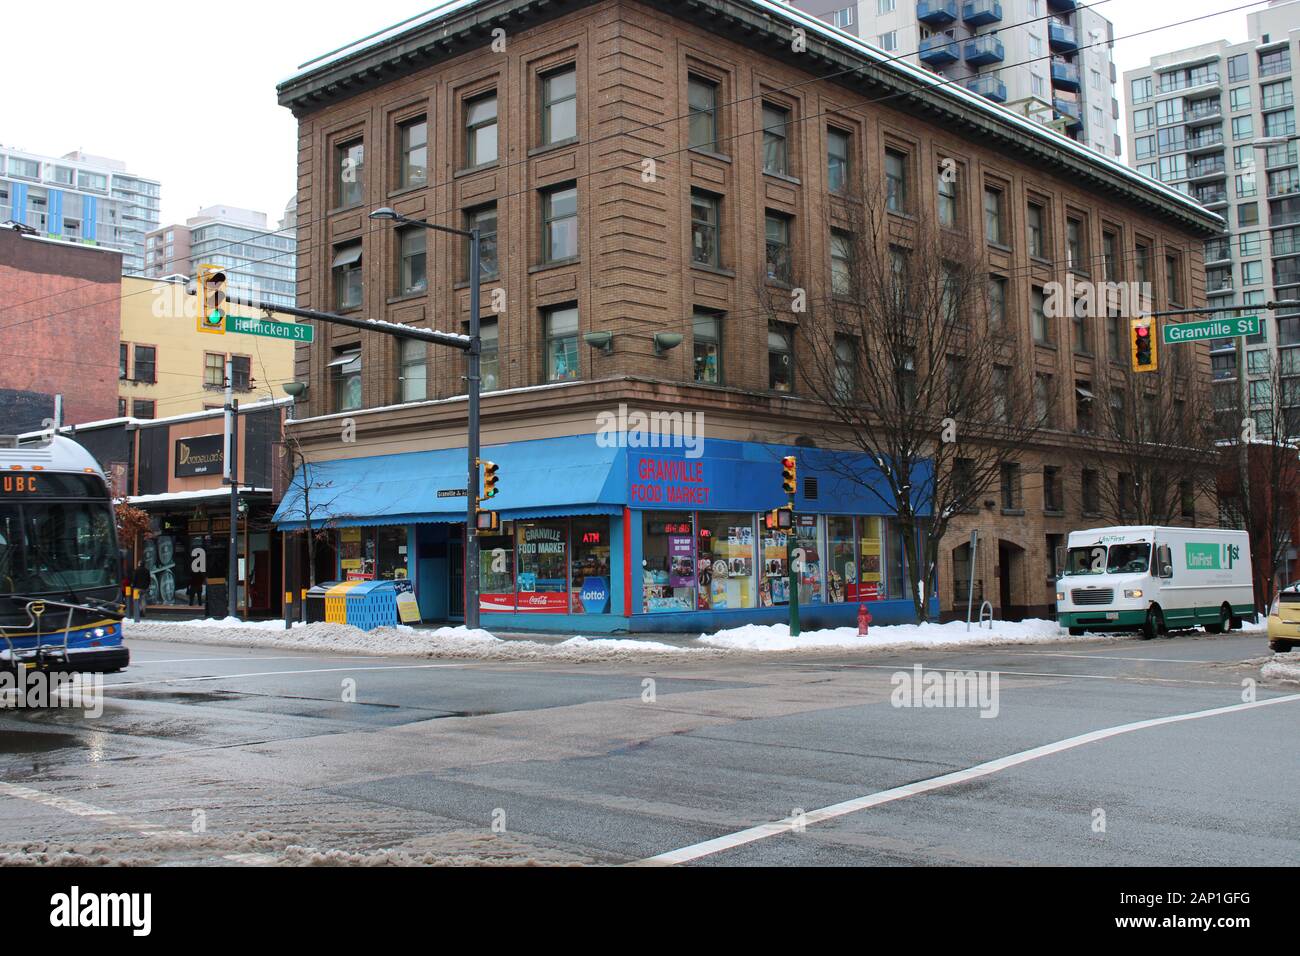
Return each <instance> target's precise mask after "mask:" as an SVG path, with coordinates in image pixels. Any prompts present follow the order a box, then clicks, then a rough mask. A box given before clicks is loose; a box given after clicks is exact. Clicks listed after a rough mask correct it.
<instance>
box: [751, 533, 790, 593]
mask: <svg viewBox="0 0 1300 956" xmlns="http://www.w3.org/2000/svg"><path fill="white" fill-rule="evenodd" d="M762 542H763V554H762V557H761V560H762V562H763V563H762V566H761V567H760V568H759V570H760V572H761V574H760V576H759V577H760V580H759V585H758V603H759V606H760V607H772V606H774V605H777V604H789V603H790V577H789V570H788V569H787V567H786V545H787V543H788V542H787V533H786V532H785V531H781V530H778V529H775V528H768V527H767V526H766V522H764V526H763V533H762Z"/></svg>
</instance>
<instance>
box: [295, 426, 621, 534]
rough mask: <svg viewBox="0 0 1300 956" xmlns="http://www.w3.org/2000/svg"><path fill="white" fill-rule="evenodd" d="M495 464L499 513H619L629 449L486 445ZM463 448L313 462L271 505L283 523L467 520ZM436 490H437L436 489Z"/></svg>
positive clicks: (590, 438)
mask: <svg viewBox="0 0 1300 956" xmlns="http://www.w3.org/2000/svg"><path fill="white" fill-rule="evenodd" d="M480 456H481V457H482V458H485V459H489V460H491V461H494V462H496V463H497V464H498V465H499V466H500V468H501V470H500V478H499V483H498V487H499V489H500V494H499V495H498V496H497V497H496V498H494V499H492V509H493V510H494V511H497V512H499V513H500V514H501V516H502V517H503V518H506V519H511V518H549V517H563V516H567V515H618V514H622V513H623V504H624V502H625V501H626V500H627V464H626V455H625V453H624V451H623V450H621V449H619V448H610V447H602V446H601V444H599V443H598V442H597V437H596V436H595V435H579V436H573V437H566V438H543V439H538V440H536V441H525V442H513V443H511V444H508V445H494V446H490V447H486V448H484V449H483V450H482V452H481V453H480ZM466 472H467V465H466V460H465V449H464V448H447V449H441V450H438V451H422V452H407V453H405V454H399V455H378V456H375V457H371V458H352V459H341V460H335V461H323V462H310V463H308V464H306V465H303V466H302V467H300V468H299V469H298V470H297V471H296V472H295V473H294V476H293V482H292V484H291V485H290V488H289V491H288V493H286V495H285V497H284V500H283V501H281V502H280V507H279V508H278V509H277V510H276V513H275V519H274V520H275V525H276V527H277V528H278V529H279V530H281V531H298V530H302V529H303V528H305V527H307V523H308V519H310V523H311V526H312V527H313V528H323V527H326V526H329V527H335V528H358V527H374V526H378V525H407V524H432V523H440V522H441V523H458V522H463V521H464V520H465V506H466V499H465V496H464V494H463V492H464V491H465V486H466V477H467V475H466ZM440 495H441V496H440Z"/></svg>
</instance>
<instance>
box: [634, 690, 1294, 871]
mask: <svg viewBox="0 0 1300 956" xmlns="http://www.w3.org/2000/svg"><path fill="white" fill-rule="evenodd" d="M1295 701H1300V694H1290V695H1288V696H1286V697H1271V698H1269V699H1268V700H1257V701H1252V702H1250V703H1245V704H1232V705H1230V706H1228V707H1216V708H1214V709H1212V710H1199V711H1194V712H1192V713H1188V714H1175V715H1173V716H1171V717H1155V718H1152V719H1150V720H1139V721H1135V722H1134V723H1130V724H1120V725H1119V726H1116V727H1106V728H1104V729H1102V730H1094V731H1091V732H1089V733H1086V734H1080V735H1078V736H1077V737H1067V738H1066V739H1064V740H1058V741H1056V742H1055V743H1050V744H1044V745H1043V746H1041V747H1034V748H1033V749H1032V750H1022V751H1021V752H1019V753H1014V754H1009V755H1007V756H1005V757H999V758H997V759H996V760H989V761H987V762H985V763H982V764H977V765H976V766H974V767H968V768H966V769H965V770H957V771H954V772H953V773H946V774H943V775H942V776H939V777H931V778H930V779H928V780H918V781H917V782H915V783H909V784H905V785H903V786H901V787H894V788H892V789H890V790H881V791H879V792H877V793H872V794H868V795H866V796H863V797H856V798H854V799H852V800H845V801H844V802H843V803H837V804H834V805H832V806H829V807H823V808H822V809H820V810H812V811H810V812H808V813H806V814H804V815H803V816H802V817H801V818H800V819H799V820H798V821H796V820H793V819H786V820H776V821H773V822H770V823H764V824H761V825H759V826H756V827H750V828H748V829H746V830H739V831H737V832H735V833H729V834H727V835H726V836H720V837H716V838H714V839H712V840H705V841H704V842H703V843H696V844H694V845H692V846H685V847H681V848H680V849H677V850H670V851H669V852H667V853H660V854H658V855H657V856H652V857H649V858H647V859H645V860H642V861H640V862H641V863H642V864H657V865H663V866H676V865H677V864H679V863H690V862H692V861H693V860H698V859H701V858H703V857H706V856H712V855H713V854H715V853H722V852H723V851H725V850H732V849H735V848H736V847H738V846H745V845H746V844H749V843H756V842H758V841H759V840H766V839H767V838H768V837H774V836H780V835H781V834H783V833H789V832H791V831H792V830H793V829H794V828H795V827H796V826H801V825H807V824H813V823H821V822H823V821H825V820H833V819H835V818H836V817H842V816H847V815H848V814H850V813H857V812H859V811H861V810H869V809H871V808H872V807H878V806H881V805H882V804H885V803H892V802H894V801H895V800H904V799H906V798H908V797H915V796H917V795H918V794H922V793H930V792H932V791H934V790H942V789H944V788H945V787H951V786H954V785H956V784H959V783H967V782H968V781H971V780H976V779H978V778H980V777H987V776H989V775H990V774H995V773H999V772H1001V771H1003V770H1007V769H1010V768H1011V767H1018V766H1020V765H1021V764H1025V763H1029V762H1030V761H1033V760H1039V759H1041V758H1043V757H1050V756H1052V755H1053V754H1058V753H1061V752H1063V751H1066V750H1073V749H1074V748H1076V747H1082V746H1084V745H1085V744H1091V743H1096V742H1097V741H1099V740H1106V739H1108V738H1110V737H1117V736H1119V735H1120V734H1129V733H1133V732H1134V731H1138V730H1147V729H1149V728H1151V727H1161V726H1163V725H1165V724H1176V723H1181V722H1182V721H1187V720H1199V719H1200V718H1202V717H1218V716H1221V715H1223V714H1232V713H1237V712H1238V711H1243V710H1253V709H1255V708H1257V707H1271V706H1272V705H1274V704H1285V703H1292V702H1295Z"/></svg>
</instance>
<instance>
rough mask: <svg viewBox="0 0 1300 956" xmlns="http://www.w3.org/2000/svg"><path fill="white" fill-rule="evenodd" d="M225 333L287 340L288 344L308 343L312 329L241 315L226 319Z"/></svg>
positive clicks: (302, 324)
mask: <svg viewBox="0 0 1300 956" xmlns="http://www.w3.org/2000/svg"><path fill="white" fill-rule="evenodd" d="M226 331H228V332H237V333H239V334H240V335H260V336H262V337H263V338H268V339H288V340H289V341H290V342H310V341H311V340H312V332H313V330H312V327H311V326H310V325H307V324H306V323H304V322H277V321H275V320H274V319H252V318H248V317H247V316H242V315H231V316H227V317H226Z"/></svg>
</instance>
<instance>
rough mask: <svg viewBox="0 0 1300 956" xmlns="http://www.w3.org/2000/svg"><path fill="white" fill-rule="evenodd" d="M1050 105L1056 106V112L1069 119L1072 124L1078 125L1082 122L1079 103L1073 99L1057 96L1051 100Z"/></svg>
mask: <svg viewBox="0 0 1300 956" xmlns="http://www.w3.org/2000/svg"><path fill="white" fill-rule="evenodd" d="M1052 105H1053V106H1054V107H1056V112H1058V113H1060V114H1061V116H1063V117H1065V118H1066V119H1068V120H1070V121H1071V124H1070V125H1072V126H1078V125H1080V124H1082V122H1083V116H1082V114H1081V113H1080V110H1079V104H1078V103H1076V102H1075V101H1074V100H1063V99H1061V98H1059V97H1057V98H1056V99H1053V100H1052Z"/></svg>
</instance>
